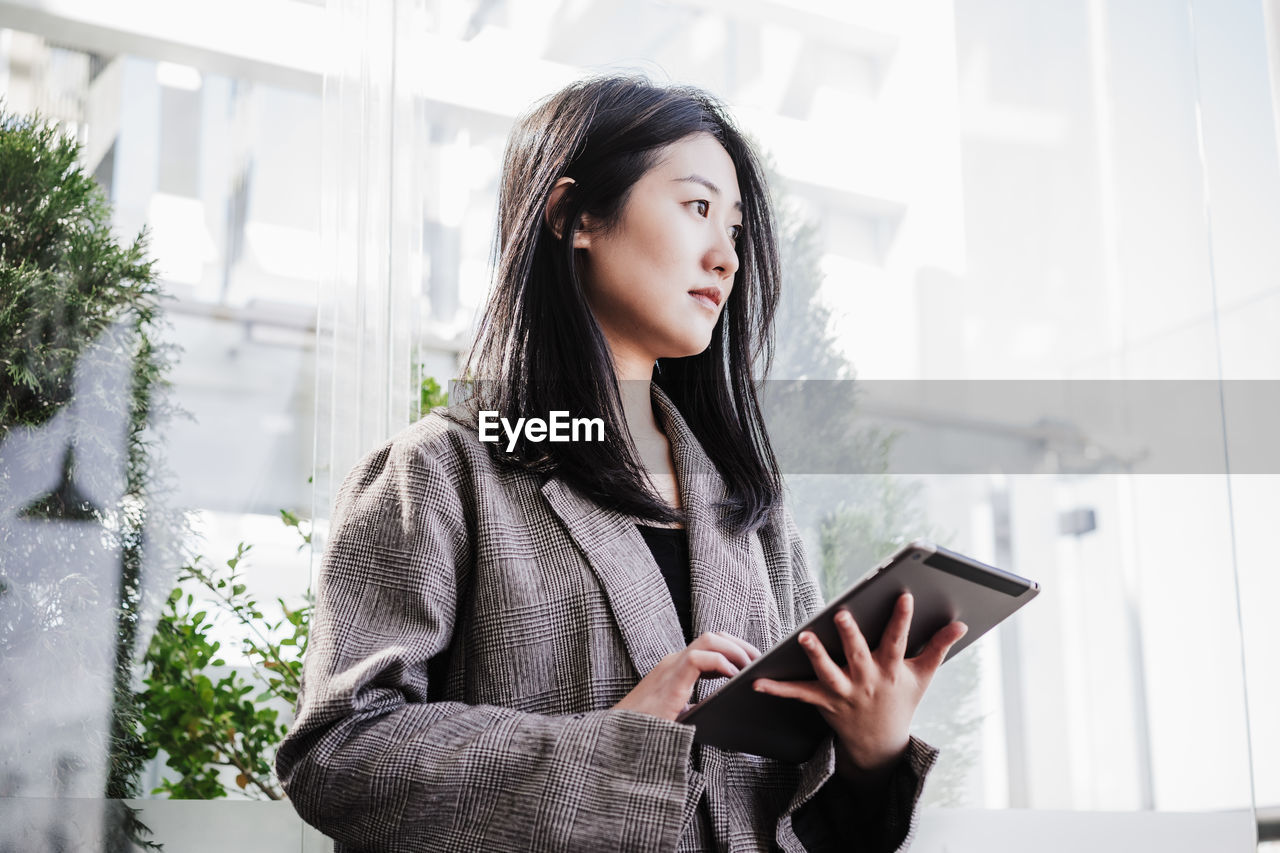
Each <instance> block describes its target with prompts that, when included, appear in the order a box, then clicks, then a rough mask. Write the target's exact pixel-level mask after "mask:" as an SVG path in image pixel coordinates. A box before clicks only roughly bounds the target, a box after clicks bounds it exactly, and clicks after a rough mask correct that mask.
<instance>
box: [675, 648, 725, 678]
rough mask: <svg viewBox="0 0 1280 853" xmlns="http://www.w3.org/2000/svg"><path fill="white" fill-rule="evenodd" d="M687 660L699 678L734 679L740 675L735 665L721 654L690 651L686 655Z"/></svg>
mask: <svg viewBox="0 0 1280 853" xmlns="http://www.w3.org/2000/svg"><path fill="white" fill-rule="evenodd" d="M685 660H686V661H687V665H688V666H690V667H692V669H693V671H694V672H696V673H697V674H698V677H699V678H705V677H707V676H712V677H715V676H719V675H723V676H724V677H726V678H733V677H734V676H735V675H737V674H738V668H737V667H736V666H734V665H733V662H732V661H730V660H729V659H728V658H727V657H725V656H724V655H722V654H720V653H719V652H713V651H709V650H707V649H690V650H689V652H688V653H687V654H686V655H685ZM695 680H696V679H695Z"/></svg>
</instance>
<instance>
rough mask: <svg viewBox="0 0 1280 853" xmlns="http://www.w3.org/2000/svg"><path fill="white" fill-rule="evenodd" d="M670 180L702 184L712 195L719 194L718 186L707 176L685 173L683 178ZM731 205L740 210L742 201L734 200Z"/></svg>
mask: <svg viewBox="0 0 1280 853" xmlns="http://www.w3.org/2000/svg"><path fill="white" fill-rule="evenodd" d="M671 180H672V183H685V182H690V183H695V184H702V185H703V186H704V187H706V188H707V189H708V190H710V191H711V194H712V195H716V196H718V195H720V188H719V187H718V186H716V185H715V183H713V182H712V181H710V180H708V179H707V178H704V177H702V176H701V175H686V176H685V177H683V178H672V179H671ZM733 206H734V207H736V208H737V209H738V210H742V202H740V201H736V202H734V203H733Z"/></svg>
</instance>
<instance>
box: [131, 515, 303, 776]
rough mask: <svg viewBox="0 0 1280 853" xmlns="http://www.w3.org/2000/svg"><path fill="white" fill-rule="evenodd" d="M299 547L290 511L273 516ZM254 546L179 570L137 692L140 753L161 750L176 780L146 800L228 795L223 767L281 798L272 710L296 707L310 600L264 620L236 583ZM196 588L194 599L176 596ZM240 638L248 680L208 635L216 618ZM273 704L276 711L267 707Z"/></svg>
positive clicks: (298, 525) (279, 730) (277, 728)
mask: <svg viewBox="0 0 1280 853" xmlns="http://www.w3.org/2000/svg"><path fill="white" fill-rule="evenodd" d="M280 515H281V518H282V520H283V521H284V523H285V524H286V525H288V526H290V527H293V528H295V529H296V530H297V531H298V533H299V535H300V536H301V537H302V545H301V546H300V547H306V546H307V545H309V544H310V542H311V534H310V532H309V531H308V530H307V529H306V528H305V526H304V523H303V522H302V521H301V520H300V519H299V518H298V516H296V515H295V514H293V513H291V512H289V511H287V510H281V511H280ZM251 548H252V546H250V545H246V544H244V543H243V542H242V543H240V544H239V545H238V546H237V547H236V553H235V556H233V557H231V558H230V559H228V560H227V561H226V562H225V563H224V564H223V565H221V566H210V565H208V563H207V562H206V561H205V560H204V559H203V558H202V557H196V558H195V559H193V560H192V561H191V562H189V563H188V564H187V565H186V566H184V567H183V570H182V573H181V575H180V576H179V584H180V585H179V586H178V587H177V588H175V589H174V590H173V591H172V592H171V593H170V595H169V598H168V600H167V602H166V603H165V608H164V611H163V612H162V613H161V616H160V622H159V623H158V624H157V626H156V632H155V634H154V636H153V637H152V640H151V646H150V648H148V650H147V654H146V658H145V665H146V668H147V669H146V676H145V678H144V679H143V683H144V685H145V689H144V690H143V691H141V692H140V693H139V694H138V697H137V698H138V705H139V708H140V709H141V711H142V722H143V724H144V727H145V730H146V738H147V746H148V755H149V756H150V757H154V756H155V755H156V754H157V753H158V751H159V750H164V752H165V754H166V756H167V758H166V765H167V766H168V767H169V769H171V770H172V771H174V772H175V773H176V775H177V778H176V779H168V780H165V781H164V782H163V783H162V784H161V786H160V787H159V788H157V789H156V790H155V791H154V792H153V793H165V794H168V795H169V796H171V797H178V798H198V799H215V798H218V797H225V796H226V795H227V794H228V793H229V792H230V791H232V790H235V789H234V788H231V787H229V786H227V785H224V784H223V782H222V780H221V778H220V775H221V774H220V770H221V768H232V769H234V770H235V771H236V775H235V788H238V789H239V790H241V791H243V792H244V794H245V795H247V796H250V797H253V798H257V799H271V800H278V799H281V798H283V797H284V794H283V792H282V791H281V790H280V787H279V784H278V782H277V781H276V779H275V773H274V763H275V762H274V757H275V749H276V746H277V744H278V743H279V740H280V738H281V737H283V736H284V734H285V733H286V731H287V730H288V727H287V726H286V725H284V724H281V723H280V722H279V710H278V709H279V708H280V707H285V708H289V709H292V708H293V707H294V706H295V705H296V704H297V701H298V690H299V687H300V685H301V678H302V655H303V653H304V652H305V651H306V647H307V638H308V636H309V630H310V624H311V610H312V606H313V604H314V598H313V596H312V595H311V593H310V591H308V592H306V593H305V594H304V595H303V596H302V599H303V600H302V602H301V603H295V605H294V606H292V607H291V606H289V604H287V603H286V602H285V601H284V599H281V598H277V599H276V602H275V603H276V605H277V606H278V608H279V610H278V614H279V615H278V616H277V617H276V618H274V619H271V618H268V616H267V615H266V613H264V609H263V606H262V605H260V604H259V603H258V601H257V600H256V599H255V598H254V597H253V596H252V595H251V594H250V593H249V590H248V585H247V584H246V583H245V582H244V581H245V577H244V567H243V564H244V561H245V556H246V555H247V554H248V553H249V551H250V550H251ZM184 586H185V587H194V588H195V589H196V590H197V591H198V593H199V597H197V594H196V593H194V592H184ZM220 619H221V620H224V621H227V622H229V623H230V624H231V626H232V627H233V628H234V629H235V630H236V631H237V632H238V634H239V636H240V648H239V649H238V652H239V653H240V654H241V655H242V656H243V658H244V659H246V660H247V661H248V663H249V667H250V673H249V676H248V677H246V676H245V675H243V674H241V672H240V671H238V670H236V669H234V668H231V667H228V664H227V660H226V658H225V657H223V656H222V647H221V643H220V642H219V641H217V640H214V639H212V637H211V634H212V631H213V629H214V626H215V624H216V623H217V622H218V620H220ZM272 705H275V706H276V707H272Z"/></svg>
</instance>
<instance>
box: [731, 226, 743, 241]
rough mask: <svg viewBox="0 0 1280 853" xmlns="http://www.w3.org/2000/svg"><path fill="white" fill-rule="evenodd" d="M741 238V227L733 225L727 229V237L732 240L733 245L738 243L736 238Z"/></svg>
mask: <svg viewBox="0 0 1280 853" xmlns="http://www.w3.org/2000/svg"><path fill="white" fill-rule="evenodd" d="M741 236H742V226H741V225H735V226H733V227H732V228H730V229H729V237H730V238H731V239H732V240H733V242H734V243H737V242H738V238H739V237H741Z"/></svg>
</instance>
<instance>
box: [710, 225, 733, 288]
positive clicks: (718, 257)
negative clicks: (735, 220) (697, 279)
mask: <svg viewBox="0 0 1280 853" xmlns="http://www.w3.org/2000/svg"><path fill="white" fill-rule="evenodd" d="M706 262H707V265H708V267H710V268H711V269H713V270H715V271H716V272H718V273H720V275H721V276H722V277H723V278H733V276H734V275H735V274H736V273H737V272H738V249H737V246H735V245H734V243H733V238H731V237H730V236H729V235H728V234H724V235H723V236H722V237H721V238H720V239H719V240H717V241H716V242H715V245H714V246H712V247H710V249H709V250H708V251H707V257H706Z"/></svg>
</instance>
